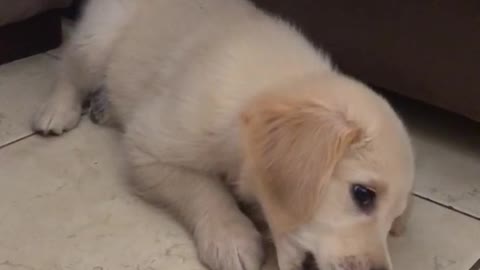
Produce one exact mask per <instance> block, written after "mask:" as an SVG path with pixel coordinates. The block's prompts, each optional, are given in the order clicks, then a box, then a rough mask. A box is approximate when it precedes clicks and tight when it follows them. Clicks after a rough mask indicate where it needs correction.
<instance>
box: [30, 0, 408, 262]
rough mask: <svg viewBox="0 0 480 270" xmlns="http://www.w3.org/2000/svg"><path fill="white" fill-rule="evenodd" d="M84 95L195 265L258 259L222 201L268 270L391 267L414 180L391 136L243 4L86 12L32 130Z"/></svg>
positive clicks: (371, 104)
mask: <svg viewBox="0 0 480 270" xmlns="http://www.w3.org/2000/svg"><path fill="white" fill-rule="evenodd" d="M99 87H103V88H104V89H106V90H105V91H106V92H105V96H106V98H105V100H108V106H103V107H102V110H100V111H102V112H103V113H104V114H105V115H106V116H107V117H100V118H101V119H106V120H108V121H107V122H115V123H118V124H119V126H120V127H121V130H122V132H123V146H124V148H125V152H126V157H127V160H128V162H129V166H130V168H129V172H130V173H131V176H132V179H133V180H132V183H133V185H134V187H135V189H136V191H137V192H138V193H140V194H141V195H143V196H144V197H145V198H146V199H147V200H149V201H151V202H155V203H161V204H162V205H164V206H165V207H167V208H168V209H169V210H170V211H171V212H172V213H173V214H174V215H175V216H176V217H177V218H178V220H180V221H181V222H182V223H183V224H184V225H185V227H186V228H187V229H188V230H189V231H190V232H191V233H192V237H193V239H194V241H195V243H196V246H197V248H198V254H199V258H200V259H201V261H202V262H203V263H205V264H206V265H207V266H208V267H210V269H212V270H258V269H260V268H261V265H262V263H263V260H264V250H263V247H262V237H261V234H260V233H259V231H258V230H257V229H256V227H255V226H254V224H253V223H252V221H251V219H249V218H248V217H247V216H246V215H245V214H244V213H243V212H242V211H241V210H240V209H239V207H238V205H237V202H236V199H238V200H240V201H242V202H245V203H248V204H253V205H258V206H259V207H258V208H259V209H260V211H261V215H262V217H264V219H265V221H266V223H267V224H268V227H269V230H270V232H271V238H272V240H273V244H274V246H275V248H276V251H277V256H278V260H277V263H278V266H279V268H280V269H281V270H299V269H302V268H312V269H314V268H318V269H322V270H335V269H336V270H390V269H392V265H391V262H390V258H389V254H388V250H387V244H386V240H387V235H388V233H389V231H390V229H391V228H392V226H394V227H395V228H401V226H399V224H395V225H393V224H394V220H395V219H396V218H400V220H403V219H404V218H403V217H402V214H403V213H404V211H405V209H406V208H407V204H408V198H409V194H410V192H411V189H412V183H413V175H414V166H413V154H412V149H411V145H410V142H409V138H408V136H407V133H406V131H405V128H404V126H403V125H402V123H401V121H400V120H399V118H398V117H397V115H396V114H395V113H394V111H393V110H392V109H391V107H390V106H389V105H388V104H387V102H386V101H385V100H383V99H382V98H381V97H379V96H378V95H376V94H375V93H374V92H372V91H371V90H370V89H369V88H368V87H367V86H365V85H364V84H362V83H360V82H358V81H356V80H354V79H352V78H350V77H348V76H346V75H344V74H342V73H340V72H339V71H337V70H335V69H334V68H333V67H332V64H331V63H330V61H329V60H328V58H327V57H326V56H325V55H324V54H323V53H322V52H321V51H319V50H318V49H315V48H314V47H313V46H312V45H311V44H310V43H309V42H308V41H307V40H306V39H305V38H304V37H302V35H301V34H299V33H298V32H297V31H296V30H295V29H294V28H293V27H292V26H290V25H289V24H287V23H285V22H284V21H282V20H280V19H278V18H275V17H272V16H271V15H268V14H266V13H264V12H262V11H260V10H259V9H257V8H256V7H255V6H254V5H252V4H251V3H249V2H247V1H246V0H196V1H193V0H156V1H153V0H136V1H131V0H92V1H90V4H89V5H88V6H87V7H86V10H85V14H84V17H83V20H82V21H81V22H80V24H79V25H78V29H77V30H76V33H75V34H74V35H73V37H72V39H71V41H70V42H69V44H68V45H67V47H66V48H65V52H64V55H63V59H62V62H61V66H60V70H59V74H58V80H57V82H56V85H55V88H54V89H53V92H52V95H51V96H50V98H49V99H48V100H47V102H46V103H45V104H44V105H43V106H42V108H40V110H39V111H38V113H37V115H36V117H35V119H34V121H33V128H34V129H35V130H36V131H39V132H41V133H44V134H51V133H53V134H62V133H63V132H65V131H68V130H70V129H72V128H74V127H75V126H76V125H77V124H78V122H79V120H80V114H81V103H82V100H83V99H84V98H85V97H87V96H88V95H89V94H90V93H92V92H93V91H95V90H96V89H98V88H99ZM105 115H104V116H105ZM97 118H98V117H97ZM220 175H221V176H223V177H220ZM228 186H230V187H233V189H229V188H228Z"/></svg>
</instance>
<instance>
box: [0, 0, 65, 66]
mask: <svg viewBox="0 0 480 270" xmlns="http://www.w3.org/2000/svg"><path fill="white" fill-rule="evenodd" d="M69 4H70V0H14V1H12V0H0V64H3V63H6V62H10V61H13V60H16V59H19V58H23V57H27V56H30V55H34V54H37V53H40V52H44V51H47V50H50V49H53V48H55V47H58V46H59V45H60V43H61V42H62V28H61V19H60V11H59V9H60V8H64V7H67V6H68V5H69Z"/></svg>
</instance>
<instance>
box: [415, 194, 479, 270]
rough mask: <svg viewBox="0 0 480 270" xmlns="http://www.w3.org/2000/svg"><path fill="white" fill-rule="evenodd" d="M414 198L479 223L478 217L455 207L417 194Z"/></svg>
mask: <svg viewBox="0 0 480 270" xmlns="http://www.w3.org/2000/svg"><path fill="white" fill-rule="evenodd" d="M414 196H415V197H417V198H420V199H422V200H424V201H428V202H431V203H433V204H436V205H438V206H442V207H444V208H447V209H449V210H451V211H453V212H456V213H458V214H461V215H464V216H466V217H469V218H473V219H475V220H478V221H480V217H477V216H475V215H473V214H470V213H467V212H465V211H462V210H459V209H457V208H455V207H453V206H451V205H448V204H445V203H441V202H438V201H435V200H432V199H430V198H428V197H426V196H423V195H420V194H417V193H414ZM479 267H480V265H479ZM470 270H476V269H470ZM478 270H480V268H479V269H478Z"/></svg>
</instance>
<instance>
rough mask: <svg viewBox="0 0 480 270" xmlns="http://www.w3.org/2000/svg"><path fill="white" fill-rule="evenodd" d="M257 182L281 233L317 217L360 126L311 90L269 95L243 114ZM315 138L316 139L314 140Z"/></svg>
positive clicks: (271, 218) (272, 222) (268, 211)
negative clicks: (323, 194)
mask: <svg viewBox="0 0 480 270" xmlns="http://www.w3.org/2000/svg"><path fill="white" fill-rule="evenodd" d="M243 132H244V137H245V140H246V142H245V145H246V148H247V155H249V156H250V158H251V159H252V162H253V163H254V165H253V166H254V168H255V170H256V171H257V172H258V174H259V175H260V178H261V179H257V181H256V183H254V186H255V188H256V190H255V192H257V193H260V194H258V195H260V196H258V198H260V199H262V200H264V201H263V202H262V205H263V207H264V208H266V209H265V210H266V211H265V213H266V214H267V215H268V217H267V218H268V219H269V221H270V223H271V224H272V225H273V224H274V226H273V228H274V229H275V230H278V231H276V232H275V233H283V232H286V231H288V230H291V229H292V228H294V227H295V226H296V225H297V224H301V223H305V222H307V221H308V219H310V218H311V217H312V215H313V214H314V210H315V209H316V207H317V206H318V200H319V198H320V196H319V194H320V193H321V190H322V187H323V186H324V184H325V181H328V180H329V179H330V178H331V174H332V172H333V170H334V168H335V165H336V164H337V162H338V161H339V160H340V159H341V158H342V156H343V154H344V153H345V151H346V150H347V149H348V146H349V145H351V144H352V142H354V141H355V140H357V139H358V138H359V136H360V130H359V129H358V128H357V127H356V126H355V125H354V123H352V122H349V121H348V119H345V116H344V115H342V113H341V112H338V111H335V110H332V109H330V108H328V107H327V106H326V105H323V104H321V102H319V101H317V100H315V99H314V97H312V96H310V95H308V94H307V95H300V96H296V97H294V96H292V95H282V94H278V95H275V96H272V95H266V96H263V97H259V98H257V100H255V101H254V102H252V104H251V107H250V108H248V109H247V110H246V112H245V113H244V114H243ZM312 142H314V143H313V144H312Z"/></svg>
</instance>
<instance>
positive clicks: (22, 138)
mask: <svg viewBox="0 0 480 270" xmlns="http://www.w3.org/2000/svg"><path fill="white" fill-rule="evenodd" d="M34 135H35V133H30V134H28V135H25V136H22V137H20V138H18V139H15V140H13V141H10V142H8V143H6V144H3V145H0V150H2V149H4V148H7V147H9V146H10V145H12V144H14V143H17V142H19V141H23V140H25V139H28V138H30V137H32V136H34Z"/></svg>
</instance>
